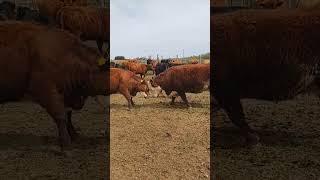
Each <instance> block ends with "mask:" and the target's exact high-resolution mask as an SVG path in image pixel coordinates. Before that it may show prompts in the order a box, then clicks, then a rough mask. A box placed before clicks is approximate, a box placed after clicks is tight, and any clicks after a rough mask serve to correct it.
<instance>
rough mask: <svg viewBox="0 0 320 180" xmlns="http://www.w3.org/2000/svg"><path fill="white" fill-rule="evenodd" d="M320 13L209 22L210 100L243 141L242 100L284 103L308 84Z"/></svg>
mask: <svg viewBox="0 0 320 180" xmlns="http://www.w3.org/2000/svg"><path fill="white" fill-rule="evenodd" d="M319 19H320V11H310V12H307V11H305V12H304V11H301V10H281V11H280V10H258V11H257V10H248V11H239V12H236V13H233V14H228V15H227V14H226V15H213V16H211V27H214V28H212V29H211V37H212V39H211V42H212V44H211V48H212V53H211V54H213V56H212V57H211V59H214V60H213V61H212V65H213V66H212V67H213V71H212V73H213V74H212V76H211V78H212V82H213V84H214V86H213V91H212V94H213V95H214V96H215V98H216V100H217V101H218V102H219V104H220V105H221V107H222V108H223V109H225V110H226V112H227V114H228V116H229V118H230V119H231V121H232V122H233V123H234V124H235V125H236V126H238V127H240V128H241V130H242V132H243V133H244V134H245V135H246V137H247V140H248V141H249V142H250V141H251V142H253V143H256V142H258V141H259V137H258V135H257V134H256V133H255V132H254V131H253V130H252V129H251V128H250V127H249V125H248V124H247V122H246V121H245V117H244V113H243V108H242V105H241V103H240V99H242V98H255V99H264V100H272V101H280V100H287V99H291V98H293V97H295V96H296V95H297V94H299V93H301V92H304V91H305V90H306V89H307V88H308V86H309V85H310V84H312V83H313V79H314V75H312V71H313V67H315V64H316V63H317V62H318V63H319V59H320V46H319V42H320V36H319V30H320V21H319Z"/></svg>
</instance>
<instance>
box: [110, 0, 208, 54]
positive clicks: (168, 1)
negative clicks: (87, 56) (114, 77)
mask: <svg viewBox="0 0 320 180" xmlns="http://www.w3.org/2000/svg"><path fill="white" fill-rule="evenodd" d="M110 11H111V13H110V14H111V57H112V58H114V56H119V55H123V56H125V57H138V56H149V55H151V56H153V57H155V56H156V54H157V53H158V54H159V55H160V56H163V57H164V58H166V57H169V56H170V57H174V56H176V55H177V54H178V55H179V56H182V50H183V49H184V54H185V56H190V55H195V54H200V53H205V52H209V49H210V10H209V1H208V0H161V1H160V0H135V1H132V0H131V1H129V0H112V1H111V5H110Z"/></svg>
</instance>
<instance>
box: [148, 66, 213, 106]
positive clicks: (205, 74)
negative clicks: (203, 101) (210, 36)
mask: <svg viewBox="0 0 320 180" xmlns="http://www.w3.org/2000/svg"><path fill="white" fill-rule="evenodd" d="M209 80H210V65H209V64H187V65H180V66H174V67H171V68H169V69H168V70H166V71H164V72H162V73H160V74H159V75H157V76H156V77H154V78H153V79H152V80H150V81H151V85H152V86H153V87H157V86H160V87H161V89H163V90H164V91H165V92H166V94H167V95H168V96H169V95H170V94H171V93H172V92H174V91H175V92H177V94H178V95H179V96H180V97H181V99H182V100H183V101H184V103H185V104H186V105H187V106H189V107H190V104H189V102H188V100H187V97H186V94H185V93H201V92H202V91H204V90H208V89H209V88H210V83H209ZM175 98H176V96H172V99H171V104H174V101H175Z"/></svg>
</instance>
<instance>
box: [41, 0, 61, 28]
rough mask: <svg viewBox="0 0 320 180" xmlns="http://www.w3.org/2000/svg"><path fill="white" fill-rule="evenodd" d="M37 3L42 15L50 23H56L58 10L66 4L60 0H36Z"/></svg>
mask: <svg viewBox="0 0 320 180" xmlns="http://www.w3.org/2000/svg"><path fill="white" fill-rule="evenodd" d="M35 3H36V6H37V7H38V9H39V14H40V16H41V17H42V18H45V19H46V20H47V21H48V23H49V24H50V25H54V24H55V17H56V14H57V12H58V11H59V9H61V8H62V7H63V6H65V5H66V3H64V2H63V1H60V0H36V1H35Z"/></svg>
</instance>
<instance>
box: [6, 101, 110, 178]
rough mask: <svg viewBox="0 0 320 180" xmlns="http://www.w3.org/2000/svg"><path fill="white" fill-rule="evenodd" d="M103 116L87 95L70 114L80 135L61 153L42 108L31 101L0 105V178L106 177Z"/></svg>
mask: <svg viewBox="0 0 320 180" xmlns="http://www.w3.org/2000/svg"><path fill="white" fill-rule="evenodd" d="M106 118H107V117H106V113H105V112H103V111H102V110H100V109H99V107H98V105H97V104H96V103H95V102H94V101H93V100H92V99H89V100H88V102H87V103H86V105H85V107H84V109H83V110H82V111H80V112H76V113H74V115H73V122H74V125H75V127H76V128H80V137H79V139H78V141H77V142H75V143H74V144H73V145H72V147H73V149H72V150H70V151H67V154H66V155H63V154H61V153H59V150H60V149H59V146H58V139H57V128H56V125H55V123H54V122H53V120H52V119H51V117H49V116H48V114H47V113H46V112H45V111H44V109H42V108H41V107H40V106H38V105H36V104H33V103H31V102H23V103H9V104H5V105H0V179H41V180H42V179H43V180H45V179H66V180H67V179H106V178H105V176H106V172H107V171H106V168H107V161H106V157H107V153H108V152H107V148H106V147H107V146H106V145H107V144H106V143H107V141H106V140H105V135H104V131H105V124H106V123H105V122H104V120H105V119H106Z"/></svg>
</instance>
